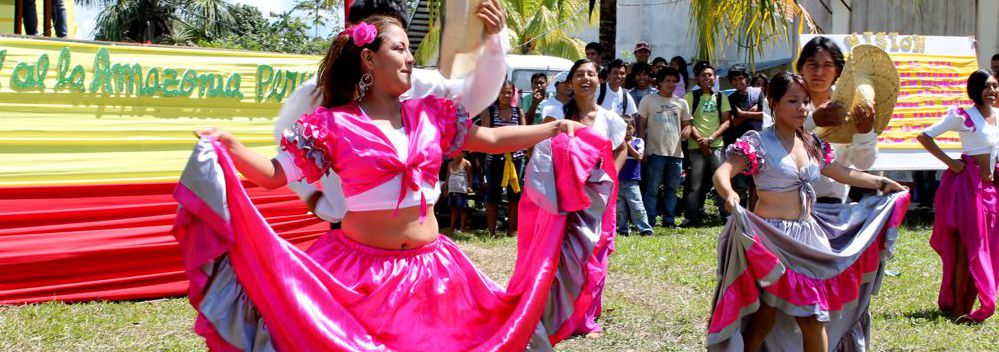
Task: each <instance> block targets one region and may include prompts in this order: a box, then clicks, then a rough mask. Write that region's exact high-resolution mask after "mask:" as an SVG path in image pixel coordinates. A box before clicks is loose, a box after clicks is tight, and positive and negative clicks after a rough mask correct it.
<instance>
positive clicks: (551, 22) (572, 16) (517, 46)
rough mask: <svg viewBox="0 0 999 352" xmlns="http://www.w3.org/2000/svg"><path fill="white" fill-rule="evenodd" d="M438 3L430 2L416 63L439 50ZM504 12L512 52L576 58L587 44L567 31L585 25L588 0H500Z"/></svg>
mask: <svg viewBox="0 0 999 352" xmlns="http://www.w3.org/2000/svg"><path fill="white" fill-rule="evenodd" d="M439 3H440V1H439V0H429V3H428V6H430V9H431V28H430V31H429V32H428V33H427V37H426V38H425V39H424V40H423V42H422V44H420V46H419V48H417V52H416V60H417V62H418V63H421V64H426V63H429V62H432V61H434V58H436V56H437V52H438V51H439V48H440V47H439V44H440V40H439V38H440V26H439V25H440V22H439V21H437V11H438V9H439ZM500 4H501V5H502V6H503V10H504V11H506V16H507V17H506V25H507V28H508V33H509V35H510V44H511V51H512V52H513V53H518V54H537V55H550V56H558V57H564V58H567V59H571V60H572V59H578V58H580V57H582V56H583V47H584V46H586V43H584V42H583V41H581V40H579V39H577V38H574V37H572V36H571V35H570V32H569V31H570V30H572V29H573V28H575V27H576V26H578V25H580V24H583V23H587V22H588V21H589V19H590V18H589V16H587V12H586V9H587V4H588V0H501V1H500Z"/></svg>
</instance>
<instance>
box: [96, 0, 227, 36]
mask: <svg viewBox="0 0 999 352" xmlns="http://www.w3.org/2000/svg"><path fill="white" fill-rule="evenodd" d="M76 3H77V4H79V5H82V6H88V7H100V8H101V12H100V13H99V14H98V15H97V21H96V26H95V29H94V38H95V39H97V40H107V41H126V42H161V41H164V42H174V43H179V42H181V41H191V40H197V39H212V38H216V37H218V36H221V35H223V33H224V32H226V31H227V30H228V28H229V27H231V26H232V25H233V24H234V23H235V19H234V18H233V16H232V15H231V14H230V13H229V8H230V7H231V5H230V4H229V3H228V2H226V1H225V0H76ZM175 28H182V30H181V31H182V32H180V33H174V32H175Z"/></svg>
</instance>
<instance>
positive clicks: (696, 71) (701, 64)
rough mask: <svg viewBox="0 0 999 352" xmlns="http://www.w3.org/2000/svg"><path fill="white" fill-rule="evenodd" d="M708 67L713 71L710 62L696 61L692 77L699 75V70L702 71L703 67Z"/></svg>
mask: <svg viewBox="0 0 999 352" xmlns="http://www.w3.org/2000/svg"><path fill="white" fill-rule="evenodd" d="M708 68H710V69H711V71H715V67H714V66H711V63H710V62H707V61H698V62H697V63H696V64H694V77H700V76H701V72H704V69H708Z"/></svg>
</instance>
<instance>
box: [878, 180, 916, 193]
mask: <svg viewBox="0 0 999 352" xmlns="http://www.w3.org/2000/svg"><path fill="white" fill-rule="evenodd" d="M882 182H884V185H883V186H882V188H881V192H882V193H895V192H901V191H905V190H908V189H909V188H907V187H905V186H903V185H902V184H901V183H898V181H895V180H892V179H890V178H885V179H884V181H882Z"/></svg>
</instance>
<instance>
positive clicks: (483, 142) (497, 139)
mask: <svg viewBox="0 0 999 352" xmlns="http://www.w3.org/2000/svg"><path fill="white" fill-rule="evenodd" d="M582 127H585V125H583V124H581V123H579V122H576V121H572V120H556V121H552V122H548V123H543V124H540V125H530V126H503V127H498V128H487V127H480V126H472V130H471V131H469V133H470V134H469V136H468V142H467V144H466V145H465V149H467V150H470V151H477V152H484V153H489V154H501V153H506V152H513V151H517V150H521V149H525V148H528V147H533V146H534V145H535V144H538V142H540V141H542V140H544V139H546V138H551V137H552V136H554V135H555V134H557V133H559V132H566V133H569V135H573V134H574V131H575V130H576V129H578V128H582Z"/></svg>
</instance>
